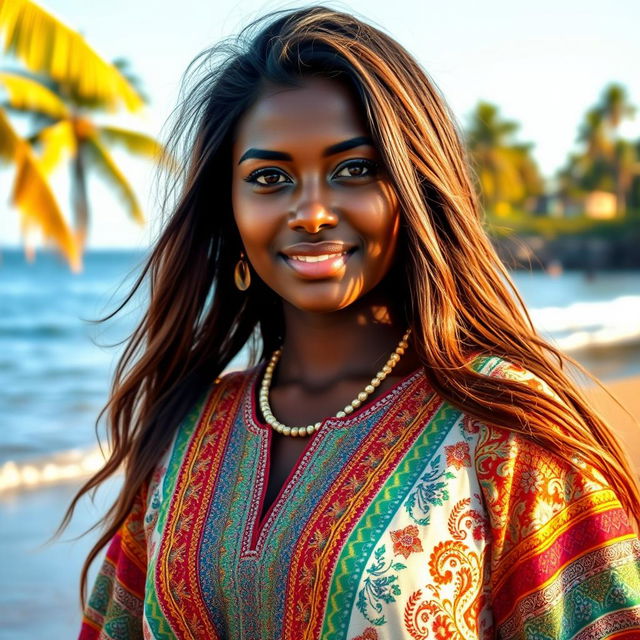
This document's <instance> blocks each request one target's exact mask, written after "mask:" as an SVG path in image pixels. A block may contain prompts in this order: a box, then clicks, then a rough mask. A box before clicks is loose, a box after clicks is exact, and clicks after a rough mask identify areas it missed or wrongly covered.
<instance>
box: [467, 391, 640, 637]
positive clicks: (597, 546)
mask: <svg viewBox="0 0 640 640" xmlns="http://www.w3.org/2000/svg"><path fill="white" fill-rule="evenodd" d="M533 383H535V384H537V385H539V384H540V383H541V381H540V380H538V379H534V380H533ZM475 465H476V472H477V474H478V479H479V482H480V487H481V491H482V498H483V500H484V503H485V506H486V509H487V513H488V517H489V526H490V529H491V542H490V557H489V558H488V559H487V561H488V565H489V567H490V572H491V577H490V598H491V608H492V612H493V618H494V625H495V629H496V631H497V637H498V638H501V639H507V638H509V639H512V638H513V639H515V638H517V639H526V640H533V639H534V638H535V639H536V640H565V639H575V640H578V639H580V640H602V639H603V638H616V639H617V640H621V639H623V638H624V639H627V640H630V639H631V638H635V639H638V638H640V542H639V541H638V538H637V537H636V535H635V534H634V532H633V530H632V529H631V527H630V524H629V520H628V518H627V515H626V513H625V512H624V510H623V509H622V507H621V505H620V502H619V501H618V499H617V498H616V495H615V493H614V492H613V491H612V489H611V488H610V487H609V486H607V484H606V483H605V481H604V479H603V478H602V477H601V476H600V475H599V474H596V478H601V480H602V481H601V482H600V481H594V480H593V479H591V474H585V473H584V472H583V471H582V470H581V469H579V468H576V467H574V466H573V465H570V464H568V463H567V462H566V461H564V460H563V459H561V458H560V457H559V456H557V455H556V454H554V453H553V452H552V451H549V450H547V449H545V448H543V447H541V446H539V445H538V444H536V443H535V442H533V441H531V440H529V439H527V438H525V437H524V436H522V435H520V434H517V433H513V432H511V431H509V430H507V429H503V428H500V427H493V426H486V425H485V426H483V427H482V428H481V430H480V435H479V440H478V446H477V448H476V453H475ZM583 468H584V467H583Z"/></svg>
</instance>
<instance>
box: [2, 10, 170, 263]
mask: <svg viewBox="0 0 640 640" xmlns="http://www.w3.org/2000/svg"><path fill="white" fill-rule="evenodd" d="M0 46H2V49H3V51H4V52H5V53H9V54H12V55H13V56H15V57H17V58H18V59H19V60H21V61H22V63H23V64H24V65H25V66H26V68H27V69H28V70H29V71H30V72H31V73H25V72H15V71H12V72H4V73H2V74H0V82H2V85H3V86H4V88H5V93H6V94H7V105H6V106H7V107H8V108H10V109H11V110H17V111H21V112H26V113H31V114H33V115H34V116H35V117H34V120H33V122H34V124H35V125H36V130H35V131H34V132H33V133H32V135H31V136H29V139H28V142H30V143H31V144H32V145H33V147H34V148H36V149H38V150H39V151H40V154H39V155H36V154H35V153H34V151H33V149H31V150H29V152H28V153H27V152H25V142H26V141H25V140H24V139H22V138H20V136H18V135H17V134H16V132H15V129H14V128H13V127H11V124H10V120H9V119H8V117H7V116H6V115H5V114H4V113H3V114H2V121H1V126H2V131H0V133H2V132H4V131H9V130H10V131H11V133H10V134H9V138H7V140H10V141H11V142H5V141H3V142H2V155H3V157H4V158H5V159H10V160H12V161H13V162H14V163H15V164H16V166H17V167H18V171H17V173H16V187H15V188H14V192H13V202H14V204H15V205H16V206H17V208H18V209H19V210H20V211H21V214H22V220H23V228H30V227H34V226H37V227H39V228H41V229H42V231H43V233H44V235H45V237H48V238H50V239H51V240H53V241H54V242H55V243H56V244H57V245H58V246H59V248H60V249H61V250H62V252H63V253H64V254H65V256H66V257H67V259H68V260H69V261H70V263H71V264H74V262H73V260H76V262H77V259H76V258H74V259H73V260H72V256H74V255H75V256H79V255H80V254H81V251H82V249H83V247H84V242H85V239H86V229H87V223H88V217H89V200H88V194H87V171H88V170H89V168H95V169H98V170H99V171H100V173H101V174H102V176H103V177H104V178H106V180H107V181H108V182H109V184H110V185H111V186H112V187H113V188H114V189H115V190H116V192H117V193H118V194H119V195H120V196H121V197H122V199H123V201H124V203H125V204H126V206H127V208H128V210H129V213H130V215H132V216H133V217H134V219H137V220H139V221H142V212H141V209H140V206H139V204H138V202H137V199H136V197H135V194H134V192H133V189H132V188H131V185H130V184H129V183H128V181H127V180H126V178H125V176H124V174H123V173H122V171H121V170H120V169H119V168H118V166H117V164H116V163H115V162H114V160H113V158H112V156H111V155H110V153H109V150H108V146H109V145H112V144H120V145H122V146H124V147H125V148H126V149H127V150H129V151H132V152H134V153H138V154H142V155H146V156H156V155H157V154H158V153H160V152H161V148H160V145H159V144H158V143H157V142H156V141H155V140H153V139H152V138H151V137H149V136H146V135H144V134H142V133H139V132H135V131H129V130H125V129H121V128H118V127H110V126H99V125H97V124H96V123H95V122H94V121H93V120H92V119H91V118H90V116H89V114H90V112H93V111H95V110H100V111H107V112H114V111H116V110H117V109H125V110H127V111H132V112H133V111H137V110H139V109H140V108H142V106H143V105H144V97H143V95H142V94H141V92H140V91H139V90H138V89H137V88H136V86H135V83H134V82H132V81H131V80H130V79H129V78H128V77H127V76H128V70H127V69H126V67H125V66H124V65H123V64H122V62H121V61H118V62H117V63H116V64H112V63H109V62H107V61H105V60H103V59H102V58H101V57H100V56H99V55H98V54H97V53H96V52H95V51H94V50H93V49H92V48H91V47H90V46H89V45H88V44H87V43H86V42H85V40H84V38H83V37H82V36H81V35H80V34H78V33H76V32H75V31H73V30H72V29H70V28H69V27H67V26H66V25H65V24H63V23H62V22H61V21H60V20H58V19H57V18H55V17H54V16H53V15H51V14H50V13H49V12H47V11H45V10H44V9H42V8H41V7H39V6H38V5H37V4H35V3H34V2H32V1H31V0H0ZM25 158H28V164H25V162H27V161H25ZM64 159H68V160H69V161H70V163H71V167H72V173H71V175H72V185H73V187H72V189H73V214H74V227H75V229H74V233H73V234H72V235H71V238H72V240H71V243H75V244H76V248H75V250H74V249H72V247H71V244H70V241H69V233H68V229H67V232H64V231H62V229H63V226H64V219H63V217H62V215H61V212H60V207H59V205H58V204H57V203H56V200H55V197H54V195H53V193H52V191H51V188H50V186H49V184H48V182H47V180H46V177H47V176H48V175H49V174H50V173H51V171H52V170H53V169H54V168H55V167H56V166H57V165H58V164H59V163H60V162H61V161H62V160H64ZM23 167H30V168H31V169H30V170H29V171H27V170H26V169H24V168H23ZM36 176H37V178H36ZM36 192H38V193H40V194H41V196H42V197H40V198H39V199H38V202H37V206H36V202H35V199H34V197H33V195H32V194H33V193H36ZM45 193H46V196H45V195H44V194H45ZM54 220H56V221H57V224H53V222H52V221H54ZM54 229H58V232H57V233H53V230H54ZM76 266H77V265H76Z"/></svg>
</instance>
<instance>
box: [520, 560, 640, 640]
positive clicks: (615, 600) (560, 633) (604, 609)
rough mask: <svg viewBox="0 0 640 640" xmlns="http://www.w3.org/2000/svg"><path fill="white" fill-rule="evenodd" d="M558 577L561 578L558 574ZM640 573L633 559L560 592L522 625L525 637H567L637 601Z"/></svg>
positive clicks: (559, 639)
mask: <svg viewBox="0 0 640 640" xmlns="http://www.w3.org/2000/svg"><path fill="white" fill-rule="evenodd" d="M557 579H558V580H562V577H561V576H559V577H558V578H557ZM639 593H640V573H639V572H638V566H637V565H636V563H635V562H628V563H627V564H625V565H622V566H620V567H616V568H615V569H607V570H604V571H601V572H600V573H598V574H596V575H595V576H593V577H591V578H588V579H586V580H584V581H583V582H581V583H579V584H578V585H577V586H575V587H574V588H573V589H571V590H569V591H568V592H564V593H563V594H562V598H560V600H559V601H558V602H557V603H556V604H555V605H554V606H553V608H552V609H550V610H549V611H548V612H546V613H545V614H544V615H541V616H538V617H536V618H534V619H533V620H531V621H528V622H526V623H525V624H524V626H523V630H524V633H523V635H522V636H521V637H522V638H526V639H527V640H570V639H571V638H573V637H574V636H575V635H576V634H577V633H578V632H579V631H580V630H581V629H583V628H584V627H586V626H588V625H589V624H591V623H592V622H594V621H595V620H597V619H598V618H601V617H602V616H604V615H606V614H607V613H611V612H613V611H618V610H620V609H625V608H627V607H632V606H633V605H637V604H638V594H639Z"/></svg>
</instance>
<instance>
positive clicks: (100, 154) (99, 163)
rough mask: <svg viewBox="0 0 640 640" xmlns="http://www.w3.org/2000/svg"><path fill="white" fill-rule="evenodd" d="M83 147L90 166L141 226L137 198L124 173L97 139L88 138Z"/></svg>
mask: <svg viewBox="0 0 640 640" xmlns="http://www.w3.org/2000/svg"><path fill="white" fill-rule="evenodd" d="M83 145H84V148H86V149H87V151H88V152H89V159H90V161H91V164H92V166H93V167H94V168H95V169H96V170H97V171H98V172H99V173H100V175H101V176H102V178H103V179H104V180H106V181H107V182H108V183H109V185H110V186H111V188H112V189H114V191H115V192H116V193H117V195H118V196H119V198H120V199H121V200H122V202H123V203H124V205H125V206H126V207H127V209H128V212H129V215H130V216H131V217H132V218H133V219H134V220H135V221H136V222H138V223H139V224H143V223H144V214H143V213H142V208H141V207H140V203H139V202H138V198H137V197H136V194H135V192H134V190H133V188H132V186H131V185H130V184H129V181H128V180H127V179H126V177H125V175H124V173H122V171H121V170H120V168H119V167H118V165H117V164H116V163H115V161H114V160H113V158H112V157H111V154H110V153H109V152H108V151H107V149H106V148H105V146H104V145H103V144H102V143H101V142H100V140H98V138H97V137H95V138H88V139H87V140H85V141H84V143H83Z"/></svg>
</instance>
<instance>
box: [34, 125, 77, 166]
mask: <svg viewBox="0 0 640 640" xmlns="http://www.w3.org/2000/svg"><path fill="white" fill-rule="evenodd" d="M38 142H40V144H41V145H42V153H41V154H40V164H41V166H42V170H43V172H44V173H45V174H46V175H49V174H51V172H52V171H53V170H54V169H55V168H56V167H57V166H58V165H59V164H60V163H61V162H62V161H64V160H68V159H69V158H71V157H73V156H74V155H75V154H76V137H75V135H74V133H73V126H72V124H71V122H70V121H69V120H63V121H62V122H56V124H52V125H51V126H49V127H46V128H45V129H42V131H40V133H38Z"/></svg>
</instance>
